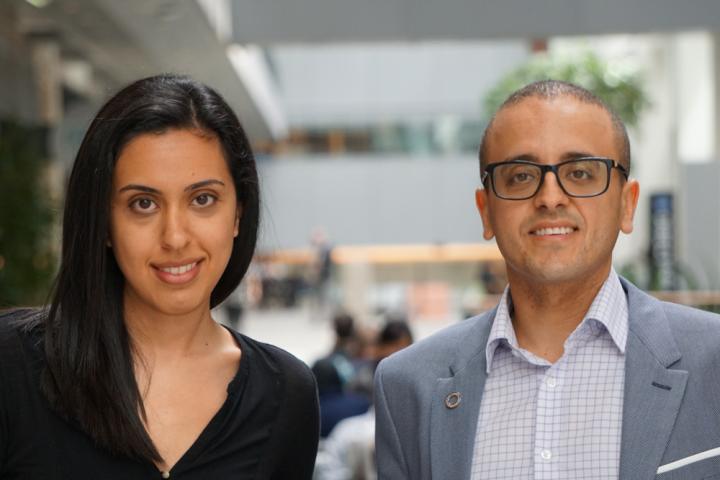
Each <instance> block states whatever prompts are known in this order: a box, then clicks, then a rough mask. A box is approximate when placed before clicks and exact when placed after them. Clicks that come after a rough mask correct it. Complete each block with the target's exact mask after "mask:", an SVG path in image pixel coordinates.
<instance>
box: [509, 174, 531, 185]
mask: <svg viewBox="0 0 720 480" xmlns="http://www.w3.org/2000/svg"><path fill="white" fill-rule="evenodd" d="M532 179H533V176H532V175H531V174H529V173H527V172H521V173H516V174H515V175H513V177H512V182H513V183H526V182H530V181H532Z"/></svg>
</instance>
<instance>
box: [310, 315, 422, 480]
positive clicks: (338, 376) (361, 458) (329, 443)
mask: <svg viewBox="0 0 720 480" xmlns="http://www.w3.org/2000/svg"><path fill="white" fill-rule="evenodd" d="M333 327H334V330H335V345H334V347H333V349H332V351H331V352H329V353H328V354H327V355H326V356H324V357H322V358H320V359H319V360H317V361H316V362H315V363H314V364H313V366H312V371H313V373H314V374H315V378H316V379H317V384H318V392H319V397H320V434H321V439H320V447H319V450H318V456H317V460H316V464H315V473H314V475H313V479H314V480H370V479H375V478H376V473H375V463H374V445H375V413H374V410H373V407H372V395H373V377H374V374H375V368H376V367H377V365H378V363H380V360H382V359H383V358H385V357H387V356H389V355H391V354H393V353H395V352H397V351H398V350H401V349H403V348H405V347H407V346H408V345H410V344H411V343H412V341H413V337H412V332H411V331H410V327H409V326H408V323H407V320H406V318H405V317H403V316H399V315H389V316H387V317H386V319H385V321H384V323H383V325H382V326H381V328H380V329H379V330H366V329H361V328H358V327H357V325H356V324H355V321H354V319H353V317H352V316H351V315H349V314H347V313H338V314H336V315H335V316H334V318H333Z"/></svg>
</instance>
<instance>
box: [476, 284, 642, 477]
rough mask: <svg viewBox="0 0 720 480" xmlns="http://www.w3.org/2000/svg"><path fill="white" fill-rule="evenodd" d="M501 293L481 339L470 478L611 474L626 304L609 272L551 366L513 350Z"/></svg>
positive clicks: (616, 452)
mask: <svg viewBox="0 0 720 480" xmlns="http://www.w3.org/2000/svg"><path fill="white" fill-rule="evenodd" d="M510 303H511V298H510V295H509V289H506V290H505V293H504V294H503V297H502V299H501V300H500V305H499V307H498V310H497V314H496V315H495V320H494V322H493V325H492V329H491V330H490V337H489V338H488V342H487V351H486V355H487V373H488V377H487V381H486V382H485V390H484V392H483V397H482V402H481V405H480V418H479V419H478V426H477V430H476V434H475V448H474V453H473V462H472V476H471V479H472V480H479V479H488V480H489V479H492V480H503V479H508V480H523V479H536V480H544V479H548V480H550V479H552V480H563V479H566V480H590V479H593V480H594V479H598V480H599V479H617V478H618V470H619V465H620V434H621V427H622V407H623V391H624V385H623V383H624V378H625V342H626V340H627V331H628V309H627V299H626V297H625V292H624V291H623V289H622V285H621V284H620V280H619V279H618V276H617V274H616V273H615V271H614V270H612V271H611V272H610V275H609V276H608V278H607V280H606V281H605V283H604V284H603V286H602V288H601V289H600V292H599V293H598V295H597V296H596V297H595V300H594V301H593V303H592V305H591V306H590V309H589V310H588V312H587V314H586V315H585V318H584V319H583V321H582V322H581V323H580V325H578V327H577V328H576V329H575V331H574V332H573V333H572V334H571V335H570V336H569V337H568V339H567V340H566V341H565V345H564V346H565V350H564V353H563V355H562V357H561V358H560V359H559V360H558V361H557V362H555V364H551V363H550V362H548V361H547V360H544V359H542V358H540V357H538V356H536V355H534V354H532V353H530V352H528V351H527V350H523V349H521V348H519V347H518V343H517V339H516V337H515V331H514V330H513V326H512V323H511V319H510V306H509V305H510Z"/></svg>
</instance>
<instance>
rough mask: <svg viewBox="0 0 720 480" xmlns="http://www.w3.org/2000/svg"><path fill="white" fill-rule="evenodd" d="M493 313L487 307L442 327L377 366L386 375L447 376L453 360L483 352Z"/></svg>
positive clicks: (493, 311)
mask: <svg viewBox="0 0 720 480" xmlns="http://www.w3.org/2000/svg"><path fill="white" fill-rule="evenodd" d="M494 313H495V310H490V311H488V312H485V313H482V314H480V315H478V316H475V317H472V318H468V319H467V320H462V321H460V322H458V323H456V324H454V325H451V326H449V327H446V328H443V329H442V330H440V331H438V332H436V333H434V334H433V335H430V336H429V337H427V338H425V339H423V340H420V341H419V342H417V343H415V344H413V345H411V346H409V347H407V348H405V349H403V350H400V351H399V352H397V353H395V354H393V355H391V356H390V357H388V358H386V359H385V360H383V361H382V362H381V364H380V367H381V368H380V369H381V370H382V371H383V372H384V374H387V375H393V374H396V373H397V374H399V375H403V376H405V375H410V374H413V373H415V374H420V375H428V376H432V377H434V378H437V377H438V376H447V375H449V373H450V372H449V369H450V366H451V365H452V364H453V363H455V362H457V361H458V360H461V359H462V358H463V357H471V356H473V355H475V354H477V353H479V352H482V351H485V343H486V341H487V337H488V334H489V331H490V326H491V323H492V319H493V318H494Z"/></svg>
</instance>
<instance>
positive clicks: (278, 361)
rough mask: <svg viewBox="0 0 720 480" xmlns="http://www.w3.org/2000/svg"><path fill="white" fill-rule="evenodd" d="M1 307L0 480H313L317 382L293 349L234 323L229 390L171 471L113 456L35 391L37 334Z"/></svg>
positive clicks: (38, 355)
mask: <svg viewBox="0 0 720 480" xmlns="http://www.w3.org/2000/svg"><path fill="white" fill-rule="evenodd" d="M13 317H15V315H12V314H11V315H5V316H2V315H0V480H15V479H23V480H29V479H32V480H45V479H48V480H82V479H93V480H96V479H103V480H106V479H107V480H114V479H117V480H120V479H122V480H128V479H161V478H171V479H182V480H193V479H197V480H200V479H202V480H207V479H238V480H239V479H257V480H260V479H278V480H279V479H310V478H311V477H312V471H313V466H314V463H315V454H316V452H317V445H318V437H319V417H318V403H317V393H316V387H315V380H314V377H313V376H312V373H310V370H309V369H308V368H307V366H306V365H305V364H304V363H302V362H301V361H300V360H298V359H297V358H295V357H293V356H292V355H290V354H289V353H287V352H285V351H283V350H281V349H279V348H277V347H273V346H272V345H267V344H264V343H260V342H257V341H255V340H252V339H251V338H249V337H246V336H244V335H241V334H239V333H237V332H234V331H232V330H231V331H232V333H233V335H234V336H235V339H236V341H237V342H238V345H239V346H240V348H241V350H242V359H241V360H240V367H239V369H238V372H237V374H236V375H235V378H233V380H232V381H231V382H230V384H229V385H228V389H227V391H228V396H227V399H226V400H225V403H224V404H223V405H222V407H221V408H220V410H219V411H218V412H217V413H216V414H215V416H214V417H213V418H212V420H211V421H210V423H209V424H208V425H207V426H206V427H205V429H204V430H203V432H202V433H201V434H200V436H199V437H198V438H197V439H196V440H195V443H193V445H192V446H191V447H190V448H189V450H188V451H187V452H185V454H184V455H183V456H182V458H181V459H180V460H179V461H178V462H177V463H176V464H175V466H173V468H172V470H171V471H170V472H169V477H166V476H163V474H162V472H160V471H158V469H157V468H156V467H155V465H153V464H151V463H139V462H137V461H133V460H130V459H127V458H119V457H114V456H112V455H110V454H109V453H107V452H106V451H104V450H102V449H100V448H99V447H97V446H96V445H95V444H94V443H93V441H92V440H91V439H90V437H88V436H87V435H85V434H84V433H83V432H82V431H80V430H79V429H78V428H77V427H76V426H75V425H73V424H71V423H68V422H66V421H64V420H63V419H61V418H60V417H59V416H58V415H56V414H55V413H54V412H53V411H52V410H51V409H50V407H49V405H48V403H47V401H46V400H45V397H44V396H43V394H42V393H41V392H40V374H41V371H42V368H43V366H44V361H45V360H44V354H43V353H42V349H41V348H40V347H39V346H38V339H36V338H31V336H30V335H29V334H27V333H25V332H24V330H22V329H21V328H19V327H18V326H17V325H16V323H17V322H13V321H12V320H13Z"/></svg>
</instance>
